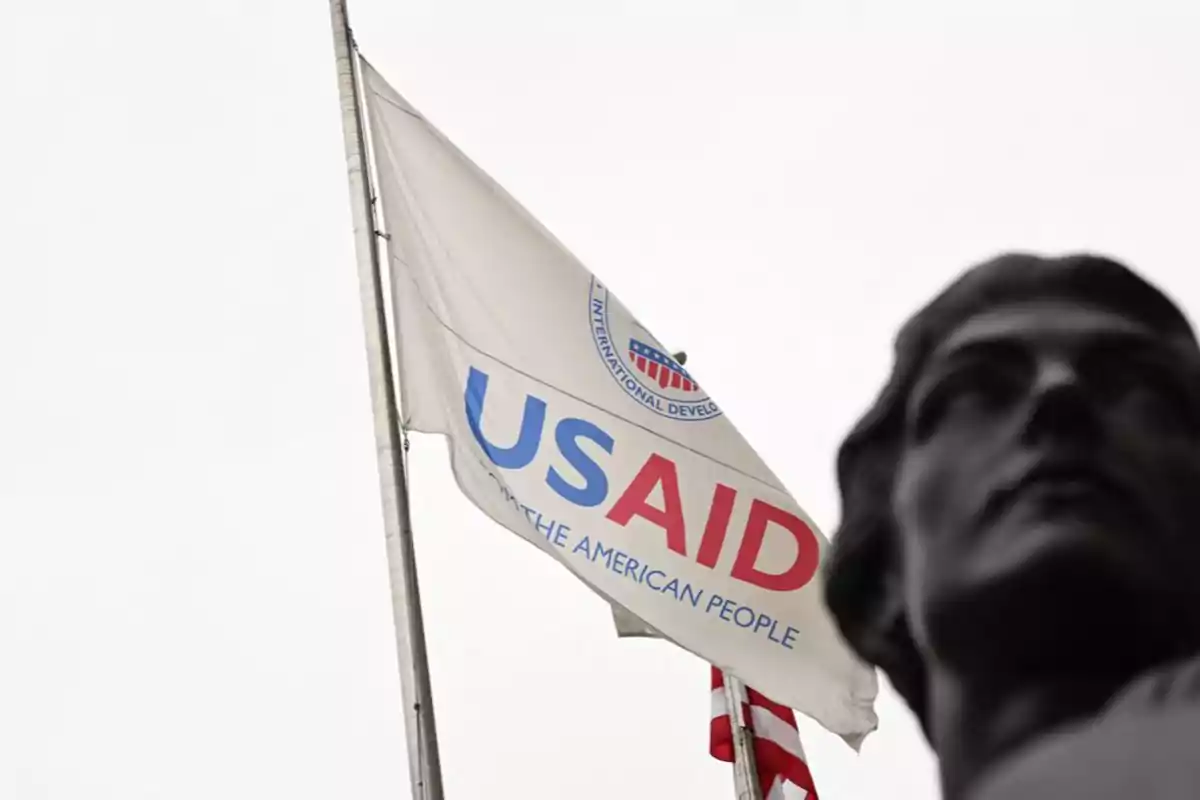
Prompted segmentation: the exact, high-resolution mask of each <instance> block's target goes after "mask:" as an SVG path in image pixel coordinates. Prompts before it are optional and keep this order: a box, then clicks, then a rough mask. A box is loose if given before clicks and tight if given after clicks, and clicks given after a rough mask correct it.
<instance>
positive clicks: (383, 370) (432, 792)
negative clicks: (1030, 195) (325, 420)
mask: <svg viewBox="0 0 1200 800" xmlns="http://www.w3.org/2000/svg"><path fill="white" fill-rule="evenodd" d="M329 12H330V17H331V21H332V24H333V49H334V57H335V59H336V62H337V75H338V93H339V94H340V96H341V105H342V133H343V138H344V139H345V144H346V167H347V172H348V174H349V179H350V206H351V211H352V213H353V220H354V247H355V251H356V254H357V260H358V281H359V288H360V290H361V292H360V293H361V296H362V315H363V333H364V335H365V337H366V347H367V372H368V375H369V377H370V387H371V408H372V411H373V412H374V420H375V443H376V454H377V461H378V467H379V484H380V494H381V496H382V503H383V530H384V537H385V543H386V548H387V560H388V574H389V578H390V580H391V590H392V614H393V619H394V622H395V629H396V652H397V656H398V659H399V665H400V688H401V692H402V695H403V698H404V706H405V707H404V727H405V733H406V736H407V740H408V770H409V776H410V779H411V782H412V797H413V798H414V800H443V794H442V769H441V760H440V758H439V755H438V744H437V727H436V725H435V723H434V715H433V691H432V689H431V687H430V684H429V661H428V654H427V653H426V650H425V626H424V623H423V621H422V618H421V597H420V589H419V587H418V585H417V568H416V561H415V554H414V552H413V540H412V523H411V521H410V519H409V508H408V482H407V477H406V475H405V472H404V461H403V454H402V451H401V442H402V439H401V435H400V415H399V412H398V411H397V406H396V389H395V386H394V385H393V383H392V371H391V352H390V347H389V346H388V326H387V316H386V313H385V311H384V302H383V278H382V274H381V269H380V265H379V247H378V243H377V242H376V231H375V224H374V215H373V214H372V210H371V209H372V202H371V201H372V198H371V185H370V175H369V173H368V171H367V154H366V135H365V132H364V125H363V110H362V103H361V101H360V98H359V90H358V77H357V73H356V70H355V62H356V60H357V58H356V56H355V54H354V48H353V39H352V36H351V33H350V23H349V20H348V18H347V15H346V1H345V0H329Z"/></svg>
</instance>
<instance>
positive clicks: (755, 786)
mask: <svg viewBox="0 0 1200 800" xmlns="http://www.w3.org/2000/svg"><path fill="white" fill-rule="evenodd" d="M722 677H723V678H724V684H725V706H726V707H727V708H728V709H729V732H730V734H731V735H732V736H733V783H734V789H735V790H736V792H737V800H763V794H762V786H761V785H760V784H759V782H758V762H757V761H756V760H755V757H754V731H753V730H751V728H750V721H749V720H748V719H746V706H747V700H746V687H745V685H744V684H743V683H742V682H741V681H740V680H738V679H737V678H735V677H734V676H733V675H730V674H729V673H728V672H724V673H723V676H722Z"/></svg>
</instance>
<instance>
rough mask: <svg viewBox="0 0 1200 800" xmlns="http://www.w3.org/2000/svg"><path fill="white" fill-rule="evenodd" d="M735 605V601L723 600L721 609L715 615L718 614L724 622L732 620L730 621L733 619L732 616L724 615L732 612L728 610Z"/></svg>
mask: <svg viewBox="0 0 1200 800" xmlns="http://www.w3.org/2000/svg"><path fill="white" fill-rule="evenodd" d="M736 606H737V604H736V603H734V602H733V601H732V600H726V601H725V602H724V603H723V604H722V605H721V610H720V611H718V612H717V616H719V617H720V618H721V619H723V620H725V621H726V622H732V621H733V618H732V617H730V616H726V615H727V614H732V613H733V612H732V611H730V608H733V607H736Z"/></svg>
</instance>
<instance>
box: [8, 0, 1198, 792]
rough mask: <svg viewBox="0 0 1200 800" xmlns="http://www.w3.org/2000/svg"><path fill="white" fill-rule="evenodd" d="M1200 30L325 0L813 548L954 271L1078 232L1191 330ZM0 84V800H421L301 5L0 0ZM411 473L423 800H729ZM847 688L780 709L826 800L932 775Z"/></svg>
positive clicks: (493, 532) (353, 324)
mask: <svg viewBox="0 0 1200 800" xmlns="http://www.w3.org/2000/svg"><path fill="white" fill-rule="evenodd" d="M968 6H969V10H968ZM1135 7H1136V9H1137V10H1136V11H1134V10H1133V9H1134V8H1135ZM1194 8H1195V4H1194V3H1190V2H1188V1H1187V0H1182V1H1181V2H1175V3H1168V2H1156V3H1151V2H1141V3H1138V4H1129V3H1117V2H1103V3H1101V2H1077V3H1068V2H1061V1H1059V2H1048V0H1023V1H1022V2H1015V0H1007V2H1002V3H1000V2H988V3H971V4H967V3H962V2H953V1H952V0H947V1H946V2H941V3H934V2H928V1H926V2H895V0H877V1H876V2H866V0H860V1H859V2H848V0H823V1H822V2H807V1H805V0H793V1H792V2H782V0H746V1H745V2H741V3H736V4H735V3H729V2H715V0H703V1H701V0H687V1H686V2H685V1H684V0H677V1H676V2H670V1H669V0H638V1H637V2H616V1H615V0H605V1H604V2H591V0H588V1H587V2H584V1H583V0H557V2H551V1H550V0H543V2H536V1H535V0H506V2H503V3H499V2H486V1H485V0H424V1H423V2H418V0H351V9H350V10H351V15H352V19H353V22H354V24H355V28H356V31H357V34H358V38H359V41H360V43H361V45H362V47H363V49H364V52H365V53H366V54H367V55H368V57H369V58H371V60H372V61H373V63H374V64H375V65H376V66H377V67H378V68H379V69H380V70H381V71H382V72H383V73H384V74H385V75H386V76H387V77H388V79H389V80H390V81H391V82H392V83H393V84H394V85H395V86H396V87H397V88H398V89H399V90H400V91H401V92H403V93H405V94H406V95H407V97H408V98H409V99H410V100H411V101H412V102H413V103H414V104H415V105H416V106H417V107H418V108H420V109H422V111H423V112H424V113H425V114H426V115H427V116H428V117H429V118H430V119H432V120H433V121H434V122H435V124H437V125H438V126H439V127H440V128H441V129H442V130H443V131H444V132H445V133H446V134H447V135H448V136H449V137H450V138H451V139H453V140H454V141H455V142H456V143H457V144H458V145H459V146H460V147H461V148H462V149H463V150H464V151H465V152H466V153H467V154H468V155H470V156H471V157H472V158H473V159H474V160H475V161H476V162H477V163H479V164H480V165H481V166H482V167H483V168H484V169H485V170H487V171H488V172H490V173H491V174H492V176H493V177H495V178H496V179H497V180H498V181H499V182H500V183H501V184H502V185H504V186H505V187H506V188H507V189H508V190H509V191H510V192H511V193H512V194H513V195H515V196H516V197H517V198H518V199H519V200H520V201H521V202H522V203H523V204H524V205H525V206H526V207H528V208H529V209H530V210H531V211H532V212H533V214H534V215H535V216H537V217H539V218H540V219H541V220H542V222H544V223H545V224H546V226H547V227H548V228H549V229H550V230H552V231H553V232H554V233H555V234H556V235H557V236H558V237H559V238H560V239H561V240H562V241H564V242H565V243H566V244H567V246H568V247H570V248H571V249H572V250H573V251H574V252H575V253H576V254H577V255H578V256H579V257H580V258H581V259H582V260H583V261H584V263H585V264H587V265H588V266H589V267H590V268H591V269H593V270H594V271H595V272H597V273H598V274H599V275H600V276H602V277H603V278H604V279H605V280H606V281H607V282H608V283H609V284H610V285H612V286H613V287H614V288H615V289H616V291H617V292H619V294H620V296H621V298H622V300H623V301H624V302H625V303H626V304H627V305H628V306H629V307H630V308H631V309H632V310H633V311H634V313H635V314H637V315H638V316H639V317H640V319H641V320H642V321H643V322H644V323H645V324H646V325H647V326H648V327H649V328H650V329H651V330H653V331H654V332H655V333H656V335H657V336H658V337H659V338H660V339H662V340H663V341H665V342H666V343H668V344H669V345H671V346H675V347H683V348H686V349H687V350H688V352H689V353H690V355H691V361H690V362H689V364H688V368H689V370H692V371H693V372H694V373H696V374H697V375H698V376H699V377H700V379H701V380H702V381H703V383H704V385H705V388H706V389H707V390H708V391H709V392H710V393H711V394H712V395H713V396H714V397H715V398H716V400H717V401H718V402H719V403H720V404H721V405H722V407H723V408H724V409H725V410H726V412H727V413H728V414H729V416H730V417H731V418H732V419H733V420H734V422H735V423H736V424H737V425H738V427H739V428H740V429H741V431H742V432H743V433H744V434H745V436H746V437H747V438H748V439H749V441H750V442H751V443H752V444H754V446H755V447H756V448H757V449H758V450H759V451H760V453H762V454H763V456H764V457H765V459H766V461H767V463H768V464H770V465H771V466H772V468H773V469H774V470H775V471H776V472H777V473H778V474H779V476H780V477H781V479H783V480H784V482H785V483H786V484H787V485H788V486H789V487H790V488H791V490H792V492H793V493H794V494H795V495H796V497H797V498H798V499H799V500H800V502H801V503H802V504H803V505H804V506H805V507H806V508H807V510H808V511H809V512H810V513H811V514H812V515H813V517H814V518H815V519H816V520H817V521H818V522H820V523H821V525H822V526H823V527H824V528H825V530H827V531H832V530H833V529H834V527H835V525H836V521H837V516H838V513H839V506H838V498H837V494H836V485H835V482H834V479H833V469H832V465H833V456H834V452H835V448H836V446H837V444H838V442H839V441H840V438H841V436H842V435H843V434H844V433H845V432H846V431H847V430H848V428H849V427H850V426H851V424H852V423H853V421H854V420H855V419H856V417H857V415H858V414H859V413H860V412H861V411H862V410H863V409H864V408H865V406H866V405H867V403H868V402H869V401H870V400H871V399H872V398H873V395H874V392H875V391H876V390H877V389H878V388H879V386H880V385H881V383H882V381H883V379H884V377H885V375H886V372H887V369H888V367H889V363H890V347H891V336H892V334H893V332H894V331H895V329H896V327H897V326H898V325H899V323H900V322H901V321H902V320H903V318H905V317H906V316H907V314H908V313H909V312H911V311H912V310H913V309H914V308H915V306H916V305H917V304H918V303H919V302H921V301H923V300H924V299H926V298H927V297H928V296H929V295H930V294H931V293H932V292H933V291H935V290H936V289H937V288H939V287H940V286H941V285H943V284H944V283H945V282H946V281H948V280H949V279H950V278H951V277H953V276H954V275H955V274H956V273H957V272H958V271H959V270H960V269H961V268H962V267H963V266H965V265H966V264H968V263H970V262H972V261H974V260H977V259H980V258H983V257H986V256H989V255H991V254H993V253H994V252H996V251H998V250H1001V249H1006V248H1026V249H1036V250H1048V251H1060V250H1065V249H1080V248H1087V249H1094V250H1100V251H1104V252H1107V253H1110V254H1112V255H1115V256H1117V257H1119V258H1122V259H1126V260H1128V261H1129V262H1131V263H1133V264H1134V265H1136V266H1137V267H1139V268H1140V269H1141V270H1143V271H1144V272H1145V273H1146V274H1148V275H1149V276H1150V277H1151V278H1152V279H1154V280H1156V281H1158V282H1160V283H1161V284H1162V285H1163V286H1165V288H1167V289H1168V290H1169V291H1170V292H1172V293H1173V294H1174V295H1175V296H1176V297H1177V298H1178V299H1179V300H1181V301H1182V303H1183V304H1184V305H1185V306H1186V307H1190V308H1191V309H1192V310H1195V309H1197V308H1200V269H1198V268H1197V265H1200V236H1197V222H1196V213H1197V209H1198V208H1200V203H1198V199H1200V198H1197V196H1196V195H1197V193H1198V192H1200V189H1198V187H1200V154H1198V147H1200V145H1197V142H1198V141H1200V114H1198V112H1197V108H1198V103H1200V99H1198V98H1200V56H1198V55H1196V52H1197V51H1196V49H1195V48H1196V45H1195V43H1196V41H1197V40H1198V35H1200V9H1196V10H1192V9H1194ZM0 101H2V102H3V106H2V107H3V117H2V124H0V212H2V216H0V220H3V222H2V223H0V366H2V368H3V370H4V375H5V382H4V384H3V394H2V395H0V397H2V398H3V401H2V405H0V412H2V413H0V454H2V455H0V642H2V645H0V754H2V756H0V797H4V798H13V800H60V799H61V798H71V799H72V800H74V799H76V798H80V799H82V798H88V800H107V799H108V798H113V799H114V800H115V799H116V798H120V800H142V799H143V798H145V799H146V800H149V799H150V798H154V799H155V800H157V799H158V798H172V800H175V799H178V800H187V799H192V798H194V799H196V800H200V799H201V798H203V799H204V800H209V798H216V797H220V798H247V799H249V798H255V800H257V799H258V798H273V797H287V798H290V799H291V800H315V799H316V798H355V800H360V799H361V800H374V799H376V798H377V799H378V800H385V799H387V800H393V799H394V798H400V797H405V796H407V795H406V793H407V777H406V767H405V764H404V746H403V730H402V724H401V718H400V715H399V710H398V709H399V702H400V701H399V697H398V688H397V681H396V670H395V661H394V652H393V639H392V630H391V611H390V607H389V601H388V589H387V578H386V568H385V562H384V553H383V546H382V539H381V536H382V534H381V528H382V525H381V521H380V511H379V505H378V493H377V477H376V473H375V461H374V455H373V441H372V436H371V424H370V413H369V401H368V394H367V385H366V370H365V360H364V356H363V350H362V333H361V323H360V318H359V310H358V308H359V307H358V302H359V301H358V296H357V291H358V289H357V282H356V278H355V274H354V256H353V250H352V240H351V233H350V218H349V204H348V195H347V187H346V180H345V172H344V161H343V153H342V141H341V130H340V121H339V116H338V102H337V94H336V83H335V76H334V67H333V61H332V52H331V43H330V32H329V19H328V12H327V7H326V4H325V3H323V2H319V1H317V0H314V2H311V3H300V2H296V0H273V2H267V1H266V0H260V1H258V2H250V1H246V2H232V0H230V1H229V2H212V1H210V2H198V0H192V1H191V2H187V3H165V2H161V1H157V2H155V1H152V0H125V2H119V3H112V2H108V3H97V2H93V1H91V0H74V1H72V0H37V2H26V3H20V4H14V5H13V7H12V8H6V9H5V12H4V22H3V25H2V26H0ZM412 461H413V492H414V495H415V504H416V508H415V519H414V521H415V524H416V528H417V535H418V548H419V558H420V566H421V570H422V572H421V579H422V583H423V588H424V590H425V603H426V613H427V625H428V629H429V639H430V649H431V658H432V669H433V679H434V687H435V693H436V708H437V713H438V722H439V726H440V729H441V742H442V755H443V767H444V771H445V776H446V784H447V794H448V796H449V797H450V798H453V799H454V800H461V799H462V798H491V797H505V798H507V797H513V798H516V797H522V798H537V799H538V800H541V799H542V798H555V799H557V798H578V800H611V798H623V799H624V798H627V799H628V800H634V798H688V800H705V799H708V800H720V799H721V798H729V797H731V796H732V783H731V780H732V779H731V776H730V770H729V768H728V767H727V766H725V765H722V764H718V763H716V762H713V761H712V760H711V759H710V758H709V757H708V755H707V736H708V713H709V702H708V671H707V668H706V665H705V664H703V663H702V662H701V661H699V660H697V659H695V658H694V657H692V656H690V655H687V654H685V653H683V652H681V651H677V650H675V649H674V648H672V646H670V645H668V644H666V643H662V642H645V641H635V642H628V641H626V642H621V641H618V640H616V639H615V638H614V636H613V633H612V625H611V621H610V618H609V613H608V608H607V606H606V605H605V604H604V603H603V602H601V601H600V600H599V599H598V598H597V597H595V596H593V595H592V594H591V593H590V592H589V591H588V590H587V589H585V588H584V587H583V585H582V584H580V583H578V582H577V581H576V580H575V579H574V578H572V577H571V576H570V575H569V574H568V573H567V572H566V571H565V570H563V569H562V568H561V567H559V566H557V565H556V564H555V563H553V562H552V561H551V560H550V559H549V558H547V557H545V556H544V555H542V554H540V553H538V552H537V551H536V550H535V549H534V548H532V547H530V546H528V545H527V544H525V543H523V542H521V541H519V540H518V539H517V538H516V537H515V536H513V535H512V534H510V533H507V532H505V531H503V530H501V529H500V528H498V527H497V526H495V525H493V524H491V523H490V522H488V521H487V520H485V518H484V517H483V516H482V514H480V513H479V512H477V511H476V510H475V509H474V508H473V507H472V506H471V505H470V504H469V503H468V502H467V500H466V499H465V498H464V497H462V496H461V495H460V494H459V493H458V491H457V489H456V488H455V487H454V485H453V482H452V479H451V477H450V472H449V467H448V463H447V459H446V456H445V446H444V443H443V442H441V441H440V440H437V439H416V440H415V443H414V451H413V459H412ZM879 710H880V715H881V717H882V727H881V730H880V731H879V732H878V733H876V734H875V735H874V737H873V738H872V739H870V740H869V741H868V743H867V745H866V746H865V748H864V751H863V753H862V755H861V756H855V755H853V754H852V753H851V752H850V751H849V750H848V749H847V748H846V747H845V746H844V745H842V744H841V743H840V742H839V741H837V740H836V739H834V738H833V737H832V736H830V735H828V734H826V733H824V732H823V731H822V730H820V729H819V728H817V727H816V726H815V725H814V724H811V723H802V725H803V733H804V737H805V738H804V743H805V746H806V748H807V750H808V753H809V757H810V761H811V763H812V768H813V771H814V773H815V775H816V779H817V781H818V788H819V790H820V791H821V793H822V796H823V798H824V800H875V799H876V798H922V797H927V798H932V797H936V788H935V786H936V780H935V772H934V766H933V761H932V759H931V757H930V755H929V752H928V750H927V748H926V747H925V745H924V743H923V741H922V739H921V737H920V734H919V732H918V730H917V728H916V726H915V725H914V723H913V722H912V719H911V717H910V716H909V714H908V712H907V711H906V710H905V709H904V708H903V706H902V705H901V704H900V703H899V702H898V701H897V700H896V699H895V697H894V695H892V694H891V693H890V691H888V692H885V694H884V696H883V698H882V699H881V702H880V706H879Z"/></svg>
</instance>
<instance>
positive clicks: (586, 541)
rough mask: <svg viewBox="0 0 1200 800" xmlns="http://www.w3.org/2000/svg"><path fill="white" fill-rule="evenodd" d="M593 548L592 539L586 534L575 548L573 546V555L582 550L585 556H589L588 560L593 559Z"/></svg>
mask: <svg viewBox="0 0 1200 800" xmlns="http://www.w3.org/2000/svg"><path fill="white" fill-rule="evenodd" d="M591 548H592V540H591V538H590V537H587V536H585V537H583V538H582V539H580V540H579V542H578V543H577V544H576V545H575V546H574V547H573V548H571V555H575V554H576V553H578V552H579V551H580V550H582V551H583V554H584V555H585V556H587V557H588V560H589V561H590V560H592V549H591Z"/></svg>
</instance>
